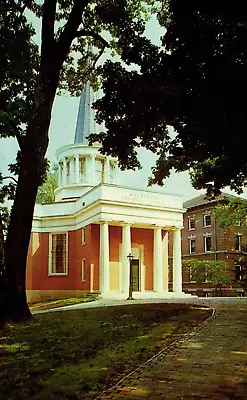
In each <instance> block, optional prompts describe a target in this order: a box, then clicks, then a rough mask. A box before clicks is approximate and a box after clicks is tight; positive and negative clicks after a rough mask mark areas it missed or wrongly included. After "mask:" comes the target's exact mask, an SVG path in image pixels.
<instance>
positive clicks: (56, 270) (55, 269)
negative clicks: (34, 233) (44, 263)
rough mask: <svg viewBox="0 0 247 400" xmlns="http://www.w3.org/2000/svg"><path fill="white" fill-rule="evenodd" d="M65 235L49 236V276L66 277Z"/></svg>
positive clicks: (66, 251)
mask: <svg viewBox="0 0 247 400" xmlns="http://www.w3.org/2000/svg"><path fill="white" fill-rule="evenodd" d="M67 243H68V241H67V233H56V234H51V235H50V257H49V275H67V273H68V257H67V253H68V249H67V247H68V246H67Z"/></svg>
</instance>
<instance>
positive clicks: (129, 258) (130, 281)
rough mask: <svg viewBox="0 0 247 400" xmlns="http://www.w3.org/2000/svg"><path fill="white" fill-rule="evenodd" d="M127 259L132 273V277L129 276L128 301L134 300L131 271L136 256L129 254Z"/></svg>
mask: <svg viewBox="0 0 247 400" xmlns="http://www.w3.org/2000/svg"><path fill="white" fill-rule="evenodd" d="M127 258H128V260H129V271H130V276H129V297H128V298H127V300H134V299H133V297H132V271H131V261H132V260H133V258H134V256H133V255H132V254H131V253H129V255H128V256H127Z"/></svg>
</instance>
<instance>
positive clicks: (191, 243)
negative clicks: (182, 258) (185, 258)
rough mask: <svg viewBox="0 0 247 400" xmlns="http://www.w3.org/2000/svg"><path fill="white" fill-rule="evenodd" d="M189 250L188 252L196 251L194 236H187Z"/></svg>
mask: <svg viewBox="0 0 247 400" xmlns="http://www.w3.org/2000/svg"><path fill="white" fill-rule="evenodd" d="M189 252H190V254H191V253H195V252H196V238H189Z"/></svg>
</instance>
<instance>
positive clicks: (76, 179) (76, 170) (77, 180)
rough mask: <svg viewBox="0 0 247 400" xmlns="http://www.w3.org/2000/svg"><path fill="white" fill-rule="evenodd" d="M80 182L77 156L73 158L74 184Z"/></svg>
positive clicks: (78, 158)
mask: <svg viewBox="0 0 247 400" xmlns="http://www.w3.org/2000/svg"><path fill="white" fill-rule="evenodd" d="M79 182H80V156H79V154H77V155H76V156H75V183H79Z"/></svg>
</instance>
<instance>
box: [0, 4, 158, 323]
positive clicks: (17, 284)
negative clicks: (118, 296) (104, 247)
mask: <svg viewBox="0 0 247 400" xmlns="http://www.w3.org/2000/svg"><path fill="white" fill-rule="evenodd" d="M155 3H156V2H155V1H154V0H146V1H145V2H143V1H141V0H130V1H127V0H118V1H115V0H100V1H99V0H44V1H41V2H40V1H35V0H8V1H4V2H3V1H1V14H3V15H4V18H2V19H1V29H2V31H1V33H2V34H3V38H6V43H7V42H8V38H9V35H10V34H11V35H13V40H15V38H18V35H19V33H20V32H21V35H22V34H23V35H24V33H22V31H24V32H27V33H26V38H25V35H24V36H23V43H20V46H21V51H20V55H19V56H18V57H17V55H16V54H17V53H16V49H13V52H11V53H10V54H8V53H6V54H7V62H6V63H4V64H3V66H2V65H1V74H2V75H4V76H8V74H9V82H12V80H13V81H14V82H15V83H16V85H18V83H20V87H19V91H18V90H17V92H16V93H17V96H16V98H17V100H18V99H19V100H20V101H21V103H24V106H25V105H26V100H27V99H25V98H23V96H24V94H25V93H26V92H28V86H29V80H27V79H26V76H22V75H21V76H20V77H16V78H15V76H14V70H15V68H13V67H12V65H13V63H14V62H15V61H16V60H17V59H20V61H21V64H23V65H25V62H26V61H27V59H29V60H32V59H35V61H37V72H38V73H37V74H35V72H34V71H35V68H31V72H32V74H31V80H32V81H31V82H32V83H33V92H32V93H31V95H30V104H29V106H28V107H26V106H25V107H24V109H25V112H26V115H27V118H26V119H25V120H24V125H25V129H24V131H22V132H21V134H20V132H19V131H16V128H18V130H19V129H20V128H21V127H22V123H23V122H22V121H21V115H22V113H21V115H20V116H19V119H18V118H16V119H14V121H13V126H14V128H13V135H15V136H16V137H19V139H20V140H19V144H20V153H19V157H18V165H17V167H16V168H15V170H16V171H17V172H18V183H17V185H16V192H15V198H14V203H13V207H12V210H11V215H10V222H9V226H8V234H7V239H6V242H5V246H4V257H3V260H4V265H3V266H2V274H1V287H2V291H1V295H0V296H1V298H0V306H1V318H2V319H3V320H9V319H11V320H14V321H19V320H25V319H29V318H30V317H31V314H30V311H29V309H28V305H27V301H26V292H25V273H26V258H27V252H28V246H29V239H30V233H31V226H32V217H33V210H34V204H35V198H36V194H37V189H38V186H39V185H40V184H41V183H42V180H43V177H44V172H45V169H46V163H45V153H46V150H47V146H48V138H49V136H48V132H49V125H50V119H51V112H52V106H53V102H54V98H55V95H56V91H57V89H58V88H60V90H64V89H65V90H66V89H68V90H69V91H70V92H71V93H72V94H74V95H78V94H79V93H80V91H81V90H82V87H83V84H84V82H85V81H86V80H88V79H89V78H90V79H91V81H92V83H93V84H94V86H97V84H98V81H97V75H98V74H99V72H98V71H97V73H94V69H95V64H96V62H97V60H98V58H99V57H100V56H101V55H102V54H103V51H104V50H105V49H106V48H107V47H109V48H112V49H115V51H116V52H117V53H118V54H119V55H120V56H121V57H122V59H124V60H125V61H128V59H129V56H128V54H127V53H128V51H129V50H128V48H132V47H134V44H135V43H138V41H141V40H142V38H141V35H142V34H143V32H144V29H145V21H146V19H147V17H148V15H149V13H150V10H151V9H154V7H153V6H154V4H155ZM26 10H30V11H32V12H34V13H35V14H36V16H37V17H39V18H41V19H42V32H41V49H40V55H39V56H37V53H36V47H35V46H34V48H33V42H32V32H33V29H32V27H31V26H30V25H29V24H28V22H27V17H26V14H25V12H26ZM9 18H12V19H13V21H14V22H16V21H17V22H16V24H13V23H12V22H11V24H10V23H9ZM18 21H19V22H18ZM20 21H21V22H20ZM12 27H13V28H12ZM17 28H18V29H17ZM10 31H11V32H10ZM105 32H106V33H107V35H108V37H109V41H107V40H106V39H105V38H104V37H103V35H104V33H105ZM89 44H90V45H92V46H93V47H94V49H95V52H94V51H92V50H88V45H89ZM148 46H149V44H148V42H146V48H145V49H143V50H142V53H143V54H144V51H145V50H146V49H147V47H148ZM150 46H151V44H150ZM7 47H8V46H7ZM24 49H27V52H28V57H29V58H28V57H26V53H25V52H24ZM140 57H141V54H140ZM10 66H11V67H10ZM28 71H30V70H29V69H28ZM24 75H25V74H24ZM6 86H7V85H6V84H4V85H1V96H2V89H3V88H5V87H6ZM18 93H19V94H18ZM28 93H29V92H28ZM28 98H29V97H28ZM9 101H10V102H11V101H12V89H11V90H10V92H9V93H7V94H6V100H5V103H4V105H6V102H9ZM11 104H12V103H11ZM13 115H14V116H15V115H16V112H15V110H13ZM17 115H18V113H17ZM10 122H11V121H10ZM2 124H3V126H4V129H3V128H2V129H3V130H2V131H1V134H3V133H2V132H7V131H8V129H9V125H10V124H7V123H6V124H5V120H4V118H2ZM13 250H14V251H13Z"/></svg>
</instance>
